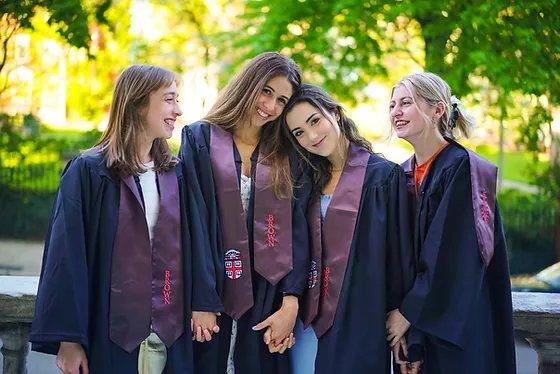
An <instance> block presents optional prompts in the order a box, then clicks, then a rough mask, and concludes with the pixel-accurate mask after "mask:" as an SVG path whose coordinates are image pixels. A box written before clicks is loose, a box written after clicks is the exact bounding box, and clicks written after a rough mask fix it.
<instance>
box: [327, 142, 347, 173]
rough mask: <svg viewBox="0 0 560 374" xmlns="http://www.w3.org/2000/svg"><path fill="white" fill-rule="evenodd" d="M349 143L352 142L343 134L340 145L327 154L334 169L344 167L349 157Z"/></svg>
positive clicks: (337, 169)
mask: <svg viewBox="0 0 560 374" xmlns="http://www.w3.org/2000/svg"><path fill="white" fill-rule="evenodd" d="M349 145H350V143H349V142H348V139H346V138H345V137H344V136H341V140H340V142H339V143H338V146H337V147H336V148H335V150H334V151H333V153H331V154H330V155H328V156H327V158H328V159H329V161H330V162H331V165H332V169H333V170H336V171H339V170H342V168H343V167H344V164H345V163H346V158H347V157H348V147H349Z"/></svg>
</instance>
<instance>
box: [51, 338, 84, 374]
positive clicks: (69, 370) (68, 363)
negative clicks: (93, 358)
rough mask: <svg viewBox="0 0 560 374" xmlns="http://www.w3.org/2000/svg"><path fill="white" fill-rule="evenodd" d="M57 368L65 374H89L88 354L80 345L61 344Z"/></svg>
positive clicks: (57, 356) (57, 357)
mask: <svg viewBox="0 0 560 374" xmlns="http://www.w3.org/2000/svg"><path fill="white" fill-rule="evenodd" d="M56 366H57V367H58V368H59V369H60V370H61V371H62V372H63V373H64V374H80V373H81V374H89V368H88V362H87V357H86V353H85V352H84V349H83V348H82V346H81V344H79V343H72V342H61V343H60V348H58V354H57V355H56ZM80 369H81V371H80Z"/></svg>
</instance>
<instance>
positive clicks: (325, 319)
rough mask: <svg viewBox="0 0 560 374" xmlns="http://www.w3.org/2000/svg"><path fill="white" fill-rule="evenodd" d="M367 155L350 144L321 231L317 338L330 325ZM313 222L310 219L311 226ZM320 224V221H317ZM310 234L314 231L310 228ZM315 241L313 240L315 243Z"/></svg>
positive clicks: (349, 243) (345, 261) (345, 259)
mask: <svg viewBox="0 0 560 374" xmlns="http://www.w3.org/2000/svg"><path fill="white" fill-rule="evenodd" d="M369 157H370V153H369V152H368V151H367V150H365V149H363V148H361V147H359V146H358V145H356V144H354V143H351V144H350V147H349V150H348V158H347V160H346V165H345V166H344V169H343V171H342V175H341V176H340V180H339V182H338V184H337V186H336V189H335V191H334V194H333V197H332V200H331V202H330V204H329V207H328V209H327V214H326V216H325V223H324V228H323V241H322V262H323V264H322V269H321V270H322V271H321V294H320V300H319V303H320V307H319V313H318V315H317V318H316V319H315V320H314V321H313V329H314V330H315V333H316V334H317V337H318V338H319V337H321V336H322V335H323V334H324V333H325V332H327V331H328V330H329V329H330V327H331V326H332V324H333V321H334V317H335V314H336V310H337V307H338V300H339V298H340V292H341V291H342V283H343V281H344V274H345V273H346V266H347V265H348V256H349V255H350V248H351V246H352V239H353V237H354V230H355V228H356V220H357V219H358V211H359V209H360V201H361V197H362V188H363V185H364V177H365V174H366V169H367V165H368V160H369ZM316 222H317V220H311V222H310V224H311V225H315V224H316ZM319 222H320V221H319ZM310 231H311V232H312V233H316V232H317V228H316V227H311V229H310ZM316 241H317V238H314V239H313V242H316Z"/></svg>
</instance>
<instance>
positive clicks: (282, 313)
mask: <svg viewBox="0 0 560 374" xmlns="http://www.w3.org/2000/svg"><path fill="white" fill-rule="evenodd" d="M298 309H299V302H298V299H297V297H295V296H292V295H287V296H284V298H283V299H282V306H281V307H280V309H279V310H278V311H276V313H274V314H273V315H271V316H270V317H268V318H267V319H265V320H264V321H262V322H260V323H259V324H257V325H256V326H253V330H255V331H260V330H263V329H265V328H266V330H265V332H264V335H263V340H264V343H265V344H266V345H268V350H269V351H270V352H271V353H274V352H279V353H284V352H285V351H286V349H288V348H291V347H292V346H293V345H294V344H295V338H294V334H293V333H292V330H293V329H294V325H295V323H296V318H297V313H298Z"/></svg>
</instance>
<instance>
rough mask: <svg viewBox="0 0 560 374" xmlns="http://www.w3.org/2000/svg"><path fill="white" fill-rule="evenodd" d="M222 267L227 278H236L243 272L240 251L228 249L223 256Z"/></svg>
mask: <svg viewBox="0 0 560 374" xmlns="http://www.w3.org/2000/svg"><path fill="white" fill-rule="evenodd" d="M224 265H225V266H224V267H225V270H226V276H227V277H228V278H229V279H233V280H235V279H238V278H240V277H241V275H242V274H243V262H242V260H241V252H239V251H237V250H235V249H230V250H228V251H227V252H226V254H225V256H224Z"/></svg>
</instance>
